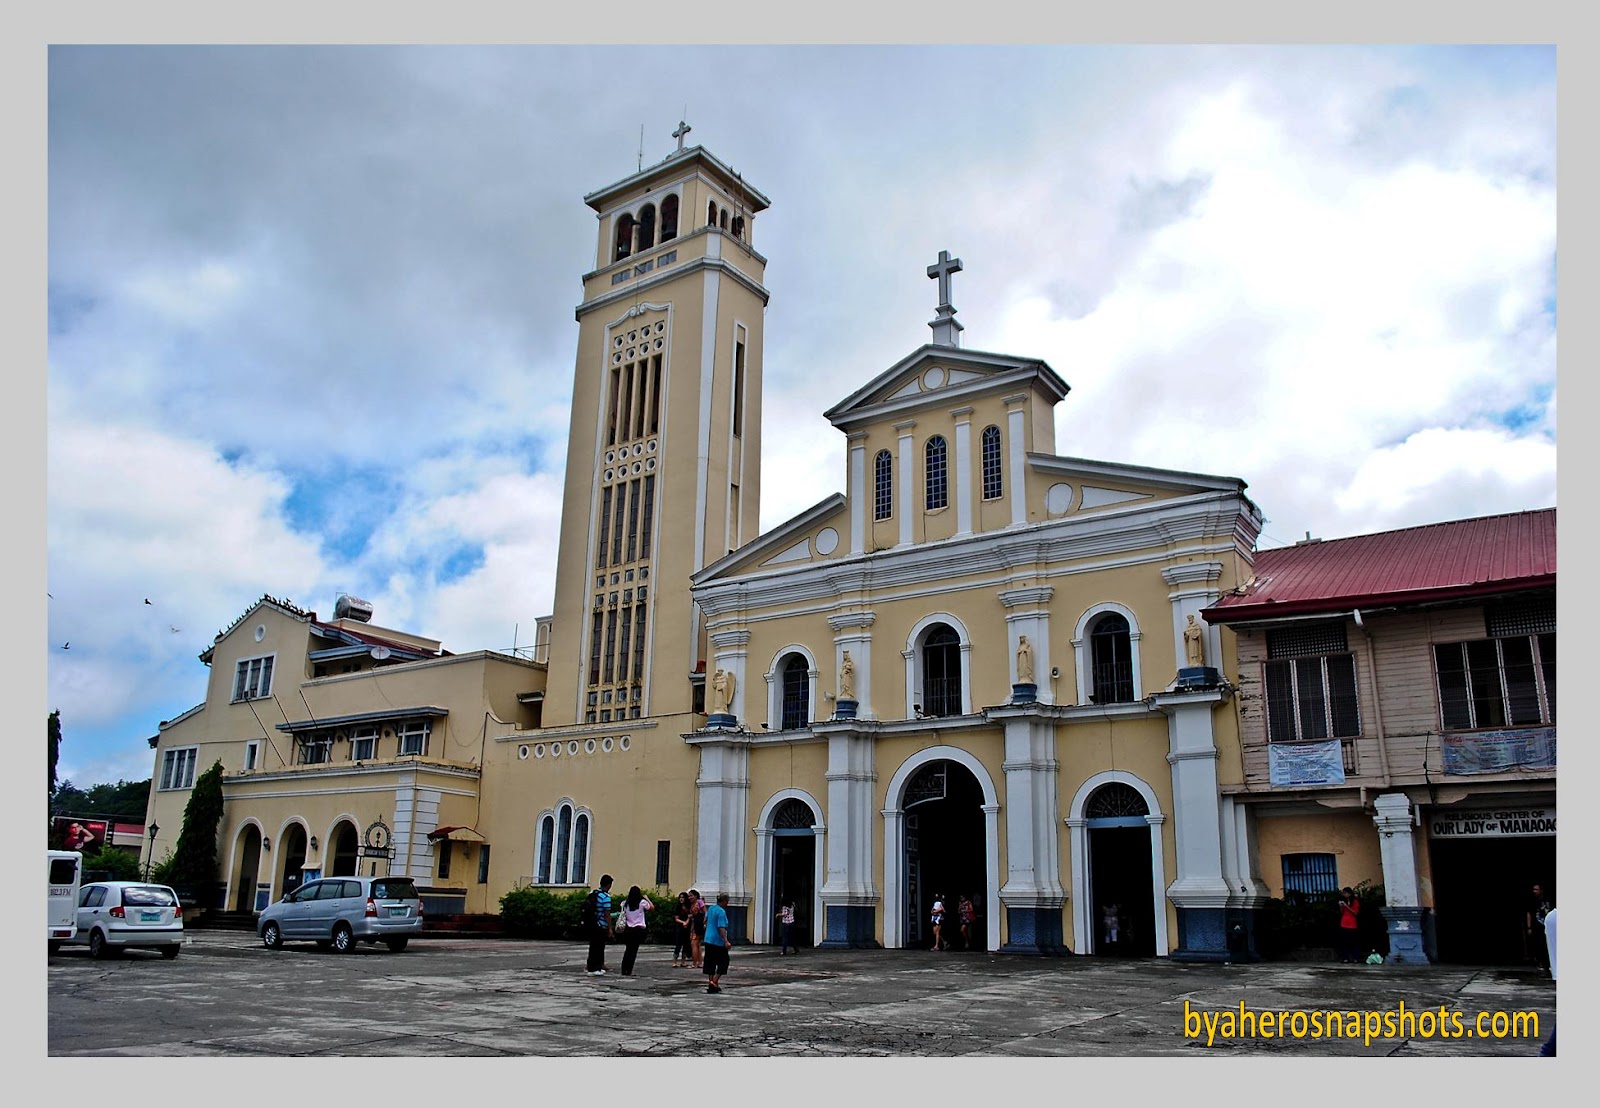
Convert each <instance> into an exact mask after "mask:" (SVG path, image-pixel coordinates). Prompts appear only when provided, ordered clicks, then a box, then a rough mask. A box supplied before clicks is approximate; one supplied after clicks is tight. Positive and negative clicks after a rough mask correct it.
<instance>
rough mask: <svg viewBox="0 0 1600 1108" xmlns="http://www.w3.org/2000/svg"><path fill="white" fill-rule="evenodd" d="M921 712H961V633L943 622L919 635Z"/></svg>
mask: <svg viewBox="0 0 1600 1108" xmlns="http://www.w3.org/2000/svg"><path fill="white" fill-rule="evenodd" d="M922 714H923V715H926V716H958V715H960V714H961V636H959V635H957V634H956V632H955V628H953V627H951V626H950V625H949V624H947V623H936V624H934V625H933V626H932V627H930V628H928V632H927V634H925V635H924V636H923V637H922Z"/></svg>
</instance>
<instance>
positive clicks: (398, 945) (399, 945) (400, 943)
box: [384, 939, 411, 954]
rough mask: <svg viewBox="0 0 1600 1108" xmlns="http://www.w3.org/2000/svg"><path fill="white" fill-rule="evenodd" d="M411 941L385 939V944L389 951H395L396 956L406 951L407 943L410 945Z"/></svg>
mask: <svg viewBox="0 0 1600 1108" xmlns="http://www.w3.org/2000/svg"><path fill="white" fill-rule="evenodd" d="M410 941H411V940H410V939H385V940H384V942H385V943H386V944H387V945H388V947H389V949H390V950H392V951H394V952H395V953H396V954H399V953H400V952H401V951H402V950H404V949H405V948H406V943H408V942H410Z"/></svg>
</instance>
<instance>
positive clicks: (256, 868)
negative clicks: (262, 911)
mask: <svg viewBox="0 0 1600 1108" xmlns="http://www.w3.org/2000/svg"><path fill="white" fill-rule="evenodd" d="M234 859H235V861H234V866H233V872H232V874H231V875H230V876H231V877H232V883H233V910H234V911H235V912H253V911H255V910H256V883H257V881H258V875H259V874H260V872H261V828H259V827H257V826H256V825H255V824H253V823H247V824H245V826H244V827H243V828H242V829H241V830H240V832H239V838H238V841H237V842H236V843H235V845H234Z"/></svg>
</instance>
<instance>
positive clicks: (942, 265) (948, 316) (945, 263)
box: [928, 250, 963, 346]
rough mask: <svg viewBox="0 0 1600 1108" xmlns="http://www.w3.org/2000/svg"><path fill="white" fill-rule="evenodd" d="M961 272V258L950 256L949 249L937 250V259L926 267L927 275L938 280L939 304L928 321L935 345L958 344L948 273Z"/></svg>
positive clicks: (959, 326) (959, 342)
mask: <svg viewBox="0 0 1600 1108" xmlns="http://www.w3.org/2000/svg"><path fill="white" fill-rule="evenodd" d="M960 272H961V259H960V258H952V257H951V256H950V251H948V250H941V251H939V260H938V261H937V262H935V263H934V264H933V265H930V266H929V267H928V276H929V277H931V278H933V279H935V280H937V281H938V282H939V304H938V307H937V308H935V309H934V316H933V318H932V319H931V320H929V321H928V326H929V327H932V328H933V344H934V345H935V346H960V345H961V332H962V330H963V328H962V326H961V324H959V323H957V322H956V310H955V308H954V307H952V306H951V304H950V275H951V274H953V273H960Z"/></svg>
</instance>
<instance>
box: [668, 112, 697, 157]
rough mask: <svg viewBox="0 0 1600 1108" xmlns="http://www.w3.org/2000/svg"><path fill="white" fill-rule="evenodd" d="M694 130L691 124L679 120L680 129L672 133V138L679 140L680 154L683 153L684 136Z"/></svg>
mask: <svg viewBox="0 0 1600 1108" xmlns="http://www.w3.org/2000/svg"><path fill="white" fill-rule="evenodd" d="M692 130H694V128H693V127H691V126H689V124H687V123H686V122H684V121H683V120H681V119H680V120H678V129H677V130H676V131H674V132H672V137H673V138H675V139H677V140H678V153H680V154H681V153H683V136H684V135H687V134H688V133H689V132H690V131H692Z"/></svg>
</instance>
